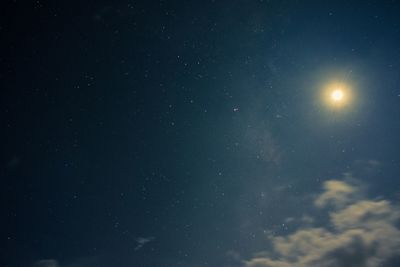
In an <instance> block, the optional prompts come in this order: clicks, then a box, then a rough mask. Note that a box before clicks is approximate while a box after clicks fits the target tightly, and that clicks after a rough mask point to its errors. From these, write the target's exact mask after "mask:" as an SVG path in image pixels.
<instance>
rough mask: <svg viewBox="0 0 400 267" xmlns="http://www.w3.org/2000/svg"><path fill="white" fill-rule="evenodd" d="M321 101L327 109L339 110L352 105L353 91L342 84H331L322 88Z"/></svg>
mask: <svg viewBox="0 0 400 267" xmlns="http://www.w3.org/2000/svg"><path fill="white" fill-rule="evenodd" d="M322 100H323V101H322V102H323V103H324V105H325V106H326V107H327V108H330V109H336V110H340V109H343V108H345V107H346V106H349V105H350V104H351V103H352V100H353V90H352V89H351V87H350V86H349V85H347V84H344V83H342V82H331V83H329V84H327V85H325V87H324V88H323V90H322Z"/></svg>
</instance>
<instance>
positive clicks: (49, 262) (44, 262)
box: [33, 259, 59, 267]
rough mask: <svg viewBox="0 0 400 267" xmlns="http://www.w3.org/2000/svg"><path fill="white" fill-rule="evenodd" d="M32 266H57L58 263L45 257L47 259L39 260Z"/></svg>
mask: <svg viewBox="0 0 400 267" xmlns="http://www.w3.org/2000/svg"><path fill="white" fill-rule="evenodd" d="M33 267H59V264H58V262H57V261H56V260H53V259H47V260H40V261H37V262H36V263H35V264H33Z"/></svg>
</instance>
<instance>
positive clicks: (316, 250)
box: [245, 180, 400, 267]
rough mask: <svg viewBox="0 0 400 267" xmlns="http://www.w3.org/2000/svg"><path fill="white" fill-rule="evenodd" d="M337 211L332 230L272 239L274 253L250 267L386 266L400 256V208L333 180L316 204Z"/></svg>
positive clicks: (263, 255)
mask: <svg viewBox="0 0 400 267" xmlns="http://www.w3.org/2000/svg"><path fill="white" fill-rule="evenodd" d="M314 204H315V206H316V207H318V208H323V209H324V208H327V207H330V208H333V209H331V212H330V213H329V218H330V226H329V227H304V228H301V229H299V230H297V231H296V232H294V233H293V234H290V235H288V236H278V237H272V238H271V242H272V245H273V248H274V249H273V251H271V252H263V253H260V254H258V255H261V256H255V257H254V258H252V259H250V260H248V261H246V262H245V266H246V267H344V266H345V267H380V266H384V265H382V264H384V263H385V262H387V261H388V260H390V259H393V258H395V257H400V230H399V229H398V227H397V225H398V222H399V219H400V209H399V207H397V206H395V205H393V204H392V203H390V202H389V201H386V200H371V199H367V198H365V197H364V196H363V194H362V193H361V190H359V188H358V187H357V186H354V185H350V184H348V183H345V182H342V181H338V180H332V181H327V182H325V184H324V191H323V193H321V194H320V195H319V196H318V197H317V198H316V200H315V202H314Z"/></svg>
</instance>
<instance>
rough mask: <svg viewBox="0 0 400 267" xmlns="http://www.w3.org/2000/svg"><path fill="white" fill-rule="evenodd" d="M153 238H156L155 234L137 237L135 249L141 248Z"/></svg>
mask: <svg viewBox="0 0 400 267" xmlns="http://www.w3.org/2000/svg"><path fill="white" fill-rule="evenodd" d="M153 240H154V237H153V236H149V237H138V238H136V242H137V245H136V247H135V251H137V250H139V249H141V248H142V247H143V246H144V245H145V244H147V243H149V242H151V241H153Z"/></svg>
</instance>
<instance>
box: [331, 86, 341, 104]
mask: <svg viewBox="0 0 400 267" xmlns="http://www.w3.org/2000/svg"><path fill="white" fill-rule="evenodd" d="M343 97H344V93H343V91H342V89H341V88H337V89H335V90H333V91H332V93H331V98H332V100H333V101H335V102H339V101H342V100H343Z"/></svg>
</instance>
